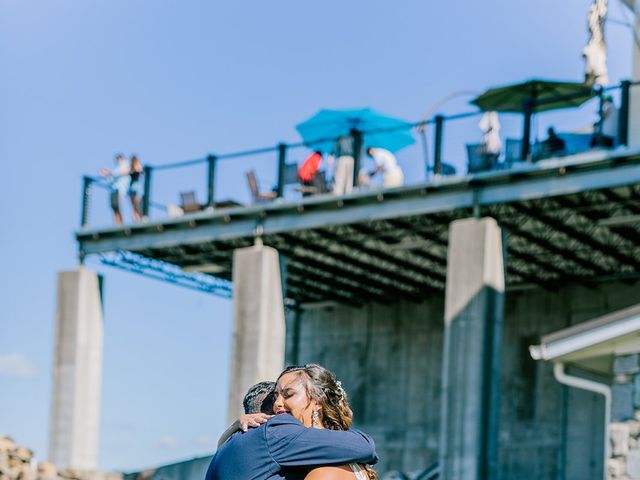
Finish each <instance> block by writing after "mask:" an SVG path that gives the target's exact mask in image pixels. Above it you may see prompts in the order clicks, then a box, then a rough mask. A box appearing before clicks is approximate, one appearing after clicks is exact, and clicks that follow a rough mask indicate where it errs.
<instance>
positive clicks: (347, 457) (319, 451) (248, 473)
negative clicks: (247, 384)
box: [205, 387, 378, 480]
mask: <svg viewBox="0 0 640 480" xmlns="http://www.w3.org/2000/svg"><path fill="white" fill-rule="evenodd" d="M252 388H253V387H252ZM250 391H251V389H250ZM245 408H246V405H245ZM377 458H378V457H377V455H376V452H375V445H374V443H373V440H372V439H371V438H370V437H369V436H367V435H366V434H364V433H362V432H360V431H358V430H355V429H352V430H346V431H340V430H326V429H317V428H306V427H305V426H303V425H302V423H300V422H299V421H298V420H296V419H295V418H294V417H292V416H291V415H288V414H281V415H275V416H273V417H272V418H270V419H269V420H268V421H267V422H266V423H263V424H262V425H260V426H259V427H257V428H251V429H249V430H248V431H247V432H242V433H237V434H235V435H234V436H233V437H231V438H230V439H229V440H228V441H227V442H226V443H225V444H224V445H223V446H222V447H220V448H219V449H218V451H217V452H216V454H215V455H214V457H213V459H212V460H211V464H210V465H209V469H208V470H207V475H206V477H205V480H277V479H278V480H281V479H285V480H294V479H295V480H298V479H300V480H301V479H303V478H304V476H305V475H306V473H307V470H308V469H309V468H312V467H317V466H322V465H342V464H347V463H369V464H370V463H375V462H376V461H377Z"/></svg>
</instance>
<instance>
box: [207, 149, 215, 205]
mask: <svg viewBox="0 0 640 480" xmlns="http://www.w3.org/2000/svg"><path fill="white" fill-rule="evenodd" d="M216 160H217V159H216V156H215V155H209V156H207V164H208V170H209V176H208V179H209V180H208V182H207V207H208V208H215V206H216V190H215V185H216V163H217V162H216Z"/></svg>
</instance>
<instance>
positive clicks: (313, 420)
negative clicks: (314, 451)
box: [311, 410, 320, 428]
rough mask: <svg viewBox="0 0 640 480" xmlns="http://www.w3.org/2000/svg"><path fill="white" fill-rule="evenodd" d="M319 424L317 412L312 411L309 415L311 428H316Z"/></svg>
mask: <svg viewBox="0 0 640 480" xmlns="http://www.w3.org/2000/svg"><path fill="white" fill-rule="evenodd" d="M319 423H320V415H319V414H318V410H314V411H313V413H312V414H311V426H312V427H314V428H315V427H316V426H318V424H319Z"/></svg>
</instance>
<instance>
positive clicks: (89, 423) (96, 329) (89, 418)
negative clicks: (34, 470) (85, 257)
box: [49, 268, 103, 470]
mask: <svg viewBox="0 0 640 480" xmlns="http://www.w3.org/2000/svg"><path fill="white" fill-rule="evenodd" d="M55 338H56V344H55V356H54V361H53V396H52V402H51V427H50V432H49V460H50V461H51V462H52V463H54V464H55V465H56V466H57V467H58V468H74V469H78V470H95V469H96V466H97V459H98V436H99V419H100V390H101V384H102V346H103V324H102V298H101V292H100V281H99V278H98V275H96V274H95V273H94V272H91V271H89V270H87V269H85V268H80V269H78V270H75V271H70V272H60V273H58V293H57V307H56V337H55Z"/></svg>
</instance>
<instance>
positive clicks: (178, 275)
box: [98, 250, 232, 299]
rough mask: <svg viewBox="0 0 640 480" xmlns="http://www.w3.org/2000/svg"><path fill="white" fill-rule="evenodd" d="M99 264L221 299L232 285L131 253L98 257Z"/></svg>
mask: <svg viewBox="0 0 640 480" xmlns="http://www.w3.org/2000/svg"><path fill="white" fill-rule="evenodd" d="M98 258H99V260H100V263H102V264H103V265H108V266H110V267H115V268H119V269H121V270H126V271H128V272H133V273H137V274H140V275H143V276H145V277H150V278H155V279H156V280H162V281H164V282H169V283H173V284H175V285H179V286H181V287H186V288H190V289H192V290H199V291H201V292H205V293H209V294H212V295H216V296H218V297H222V298H227V299H229V298H231V295H232V284H231V282H230V281H229V280H225V279H223V278H218V277H214V276H212V275H207V274H206V273H198V272H193V273H191V272H189V273H187V272H185V271H183V270H182V269H180V267H178V266H177V265H173V264H171V263H167V262H163V261H160V260H155V259H153V258H148V257H144V256H142V255H138V254H135V253H132V252H126V251H122V250H120V251H117V252H111V253H104V254H100V255H98Z"/></svg>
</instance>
